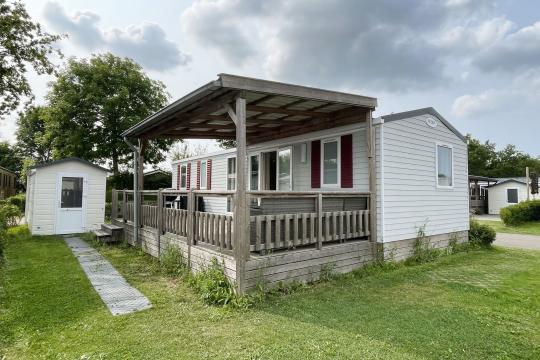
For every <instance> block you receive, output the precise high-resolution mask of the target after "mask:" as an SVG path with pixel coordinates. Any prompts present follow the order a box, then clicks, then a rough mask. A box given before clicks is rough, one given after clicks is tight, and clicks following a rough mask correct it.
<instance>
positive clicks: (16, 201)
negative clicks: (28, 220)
mask: <svg viewBox="0 0 540 360" xmlns="http://www.w3.org/2000/svg"><path fill="white" fill-rule="evenodd" d="M5 202H6V203H7V204H11V205H15V206H16V207H18V208H19V210H20V211H21V213H22V214H24V209H25V205H26V194H24V193H20V194H17V195H13V196H10V197H8V198H7V199H6V200H5Z"/></svg>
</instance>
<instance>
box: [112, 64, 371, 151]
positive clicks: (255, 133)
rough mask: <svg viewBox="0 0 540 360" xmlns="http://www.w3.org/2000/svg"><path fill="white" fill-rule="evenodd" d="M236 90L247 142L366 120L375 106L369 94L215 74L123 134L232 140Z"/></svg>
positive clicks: (147, 137) (140, 137)
mask: <svg viewBox="0 0 540 360" xmlns="http://www.w3.org/2000/svg"><path fill="white" fill-rule="evenodd" d="M239 96H241V97H243V98H245V99H246V138H247V139H246V140H247V143H248V144H254V143H259V142H263V141H268V140H273V139H279V138H283V137H287V136H290V135H291V134H301V133H303V132H308V131H315V130H323V129H328V128H332V127H337V126H341V125H346V124H351V123H356V122H361V121H365V120H366V118H367V115H368V114H370V111H371V110H373V109H375V107H376V106H377V99H376V98H372V97H367V96H361V95H355V94H348V93H341V92H336V91H328V90H323V89H316V88H311V87H306V86H298V85H291V84H284V83H278V82H273V81H266V80H260V79H253V78H247V77H241V76H235V75H228V74H220V75H218V79H217V80H215V81H211V82H209V83H208V84H206V85H204V86H202V87H200V88H198V89H197V90H195V91H193V92H191V93H190V94H188V95H186V96H184V97H183V98H181V99H179V100H177V101H175V102H173V103H172V104H170V105H168V106H167V107H165V108H163V109H162V110H160V111H158V112H157V113H155V114H153V115H151V116H150V117H148V118H146V119H145V120H143V121H141V122H140V123H138V124H137V125H135V126H133V127H131V128H130V129H128V130H126V131H125V132H124V133H123V134H122V135H123V136H124V137H128V138H139V139H153V138H174V139H232V140H234V139H235V138H236V126H235V124H234V122H233V120H232V119H231V117H230V116H229V113H230V111H228V109H231V108H230V104H232V103H233V102H234V100H235V99H236V98H237V97H239Z"/></svg>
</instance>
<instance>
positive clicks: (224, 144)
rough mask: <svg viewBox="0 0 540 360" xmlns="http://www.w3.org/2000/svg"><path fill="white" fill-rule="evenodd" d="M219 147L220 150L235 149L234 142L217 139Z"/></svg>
mask: <svg viewBox="0 0 540 360" xmlns="http://www.w3.org/2000/svg"><path fill="white" fill-rule="evenodd" d="M216 141H217V143H218V145H219V147H220V148H222V149H225V150H227V149H232V148H234V147H236V140H225V139H219V140H216Z"/></svg>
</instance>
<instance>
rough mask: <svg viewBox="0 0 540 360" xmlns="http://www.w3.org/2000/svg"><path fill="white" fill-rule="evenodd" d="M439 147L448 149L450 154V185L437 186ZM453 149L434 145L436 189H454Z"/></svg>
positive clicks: (438, 144)
mask: <svg viewBox="0 0 540 360" xmlns="http://www.w3.org/2000/svg"><path fill="white" fill-rule="evenodd" d="M439 146H441V147H445V148H448V149H450V151H451V154H452V182H451V183H452V185H439ZM455 178H456V177H455V176H454V147H453V146H452V145H450V144H445V143H435V184H436V185H437V189H453V188H454V181H455Z"/></svg>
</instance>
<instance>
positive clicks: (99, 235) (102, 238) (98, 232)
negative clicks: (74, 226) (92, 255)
mask: <svg viewBox="0 0 540 360" xmlns="http://www.w3.org/2000/svg"><path fill="white" fill-rule="evenodd" d="M93 233H94V235H96V237H97V239H98V240H100V241H106V240H108V239H110V238H111V234H108V233H106V232H105V231H103V230H94V231H93Z"/></svg>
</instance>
